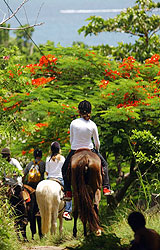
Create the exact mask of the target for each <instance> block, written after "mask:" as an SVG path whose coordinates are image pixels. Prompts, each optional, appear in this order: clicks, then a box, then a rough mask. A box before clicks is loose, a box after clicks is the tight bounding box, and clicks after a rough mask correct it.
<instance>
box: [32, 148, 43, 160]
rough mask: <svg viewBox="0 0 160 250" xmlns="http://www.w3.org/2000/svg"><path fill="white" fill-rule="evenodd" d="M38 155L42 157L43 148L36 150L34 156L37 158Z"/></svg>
mask: <svg viewBox="0 0 160 250" xmlns="http://www.w3.org/2000/svg"><path fill="white" fill-rule="evenodd" d="M36 157H42V150H41V149H39V148H36V149H35V150H34V158H35V159H36Z"/></svg>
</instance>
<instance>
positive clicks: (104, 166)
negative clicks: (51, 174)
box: [62, 149, 110, 191]
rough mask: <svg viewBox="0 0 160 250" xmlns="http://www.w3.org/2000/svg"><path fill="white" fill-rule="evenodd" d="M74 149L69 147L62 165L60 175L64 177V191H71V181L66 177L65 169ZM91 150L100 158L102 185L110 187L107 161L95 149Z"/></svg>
mask: <svg viewBox="0 0 160 250" xmlns="http://www.w3.org/2000/svg"><path fill="white" fill-rule="evenodd" d="M75 151H76V150H72V149H71V151H70V152H69V154H68V156H67V158H66V160H65V162H64V164H63V166H62V175H63V179H64V191H71V183H70V181H69V180H68V178H67V169H68V166H69V164H70V160H71V157H72V156H73V155H74V153H75ZM92 152H94V153H96V154H97V155H98V156H99V158H100V159H101V164H102V169H103V187H106V188H110V184H109V176H108V163H107V162H106V160H105V159H104V158H103V156H102V155H101V154H100V153H99V152H98V151H97V150H96V149H92Z"/></svg>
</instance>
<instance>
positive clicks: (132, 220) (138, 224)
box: [128, 212, 146, 232]
mask: <svg viewBox="0 0 160 250" xmlns="http://www.w3.org/2000/svg"><path fill="white" fill-rule="evenodd" d="M128 224H129V225H130V227H131V228H132V230H133V231H134V232H135V231H136V230H138V229H140V228H143V227H145V224H146V221H145V218H144V215H143V214H142V213H140V212H132V213H131V214H130V215H129V216H128Z"/></svg>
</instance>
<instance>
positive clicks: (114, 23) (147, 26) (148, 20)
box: [79, 0, 160, 61]
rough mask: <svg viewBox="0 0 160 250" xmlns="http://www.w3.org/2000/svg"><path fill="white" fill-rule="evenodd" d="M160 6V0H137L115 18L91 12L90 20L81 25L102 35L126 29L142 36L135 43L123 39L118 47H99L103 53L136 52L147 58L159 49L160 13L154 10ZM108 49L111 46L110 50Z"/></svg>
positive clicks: (86, 31) (89, 32)
mask: <svg viewBox="0 0 160 250" xmlns="http://www.w3.org/2000/svg"><path fill="white" fill-rule="evenodd" d="M156 8H159V3H155V2H154V1H152V0H149V1H142V0H137V1H136V5H135V6H133V7H129V8H127V9H126V10H125V11H122V12H121V13H120V14H119V15H117V16H116V17H114V18H109V19H107V20H104V19H103V18H102V17H99V16H98V17H97V16H91V17H89V18H88V19H87V20H86V21H89V23H88V25H86V26H83V27H81V28H80V29H79V33H82V32H84V35H85V36H87V35H92V34H94V35H98V33H100V32H123V33H127V34H130V35H132V36H136V38H137V37H139V39H138V40H137V41H136V42H135V43H134V44H133V45H131V44H123V43H119V46H118V47H115V48H114V47H110V48H109V49H108V46H107V47H106V48H105V47H104V46H102V48H100V49H99V48H98V50H99V51H102V53H103V54H104V53H107V54H109V55H112V56H115V57H116V58H117V59H122V58H124V57H128V56H130V55H131V54H132V56H134V57H135V58H136V59H137V60H139V61H144V60H145V59H146V58H148V57H150V56H152V55H153V54H155V53H159V52H158V48H159V45H160V38H159V36H158V35H156V34H155V33H157V32H158V31H159V29H160V27H159V23H160V17H159V15H155V14H152V11H153V10H154V9H156ZM106 49H107V50H106Z"/></svg>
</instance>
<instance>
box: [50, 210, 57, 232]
mask: <svg viewBox="0 0 160 250" xmlns="http://www.w3.org/2000/svg"><path fill="white" fill-rule="evenodd" d="M57 217H58V210H57V209H56V208H55V210H54V211H53V212H52V219H51V235H52V234H56V230H57Z"/></svg>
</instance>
